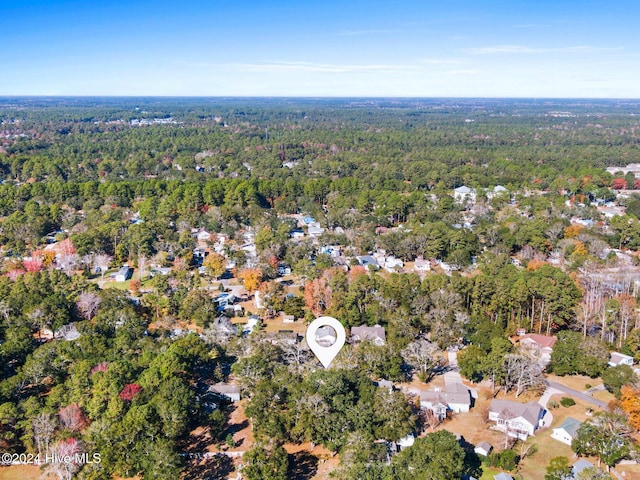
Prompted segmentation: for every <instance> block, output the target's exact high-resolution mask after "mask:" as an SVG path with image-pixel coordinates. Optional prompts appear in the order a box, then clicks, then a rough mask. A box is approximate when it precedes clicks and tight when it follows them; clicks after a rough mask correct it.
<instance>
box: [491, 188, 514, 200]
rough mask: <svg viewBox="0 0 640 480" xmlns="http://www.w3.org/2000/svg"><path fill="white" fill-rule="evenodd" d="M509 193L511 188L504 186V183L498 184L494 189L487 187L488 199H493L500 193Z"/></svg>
mask: <svg viewBox="0 0 640 480" xmlns="http://www.w3.org/2000/svg"><path fill="white" fill-rule="evenodd" d="M508 193H509V190H507V189H506V188H505V187H503V186H502V185H496V186H495V187H493V188H492V189H487V199H489V200H492V199H493V198H495V197H497V196H499V195H506V194H508Z"/></svg>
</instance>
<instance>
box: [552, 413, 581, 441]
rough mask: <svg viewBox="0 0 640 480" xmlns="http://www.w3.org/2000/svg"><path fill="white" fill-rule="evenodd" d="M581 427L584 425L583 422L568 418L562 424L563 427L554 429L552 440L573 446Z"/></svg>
mask: <svg viewBox="0 0 640 480" xmlns="http://www.w3.org/2000/svg"><path fill="white" fill-rule="evenodd" d="M580 425H582V422H581V421H579V420H576V419H575V418H571V417H567V419H566V420H565V421H564V422H562V425H560V426H559V427H556V428H554V429H553V433H552V434H551V438H553V439H554V440H558V441H559V442H562V443H564V444H566V445H571V442H572V441H573V439H574V438H576V433H577V432H578V429H579V428H580Z"/></svg>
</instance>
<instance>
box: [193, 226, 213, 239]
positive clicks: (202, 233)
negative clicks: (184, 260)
mask: <svg viewBox="0 0 640 480" xmlns="http://www.w3.org/2000/svg"><path fill="white" fill-rule="evenodd" d="M191 232H192V233H191V235H192V236H193V237H194V238H195V239H196V240H198V242H208V241H209V240H211V234H210V233H209V232H207V231H206V230H205V229H204V228H201V229H199V230H198V229H195V231H193V230H192V231H191Z"/></svg>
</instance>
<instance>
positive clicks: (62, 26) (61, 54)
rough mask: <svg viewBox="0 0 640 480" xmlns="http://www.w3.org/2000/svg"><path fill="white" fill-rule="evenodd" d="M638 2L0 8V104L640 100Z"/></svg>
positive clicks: (0, 2)
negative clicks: (222, 98)
mask: <svg viewBox="0 0 640 480" xmlns="http://www.w3.org/2000/svg"><path fill="white" fill-rule="evenodd" d="M638 18H640V2H637V1H635V0H634V1H631V0H617V1H611V0H609V1H595V0H581V1H577V0H576V1H574V0H571V1H565V0H555V1H549V0H536V1H519V0H511V1H500V0H495V1H486V0H476V1H468V0H440V1H433V0H415V1H414V0H406V1H405V0H396V1H386V0H368V1H360V0H357V1H349V0H343V1H335V0H324V1H315V0H297V1H290V0H279V1H262V2H258V1H244V0H236V1H233V0H227V1H224V2H223V1H218V0H208V1H207V0H203V1H196V0H182V1H180V2H178V1H164V0H156V1H148V0H147V1H142V0H129V1H126V2H125V1H120V0H111V1H107V0H83V1H71V0H67V1H55V0H51V1H35V0H34V1H26V0H24V1H22V0H18V1H11V0H0V32H2V38H3V41H2V43H1V44H0V45H1V47H0V48H2V54H1V55H0V95H213V96H217V95H249V96H253V95H256V96H265V95H266V96H399V97H405V96H408V97H414V96H415V97H441V96H448V97H452V96H453V97H457V96H460V97H604V98H640V81H639V79H640V33H638V27H637V25H636V23H637V19H638Z"/></svg>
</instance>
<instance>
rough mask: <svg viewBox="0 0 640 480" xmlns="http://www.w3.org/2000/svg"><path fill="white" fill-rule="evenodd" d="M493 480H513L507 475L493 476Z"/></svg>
mask: <svg viewBox="0 0 640 480" xmlns="http://www.w3.org/2000/svg"><path fill="white" fill-rule="evenodd" d="M493 479H494V480H513V477H512V476H511V475H509V474H508V473H504V472H502V473H499V474H497V475H494V476H493Z"/></svg>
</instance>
